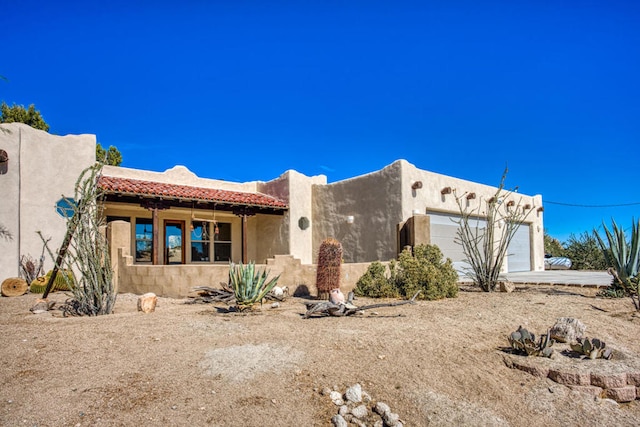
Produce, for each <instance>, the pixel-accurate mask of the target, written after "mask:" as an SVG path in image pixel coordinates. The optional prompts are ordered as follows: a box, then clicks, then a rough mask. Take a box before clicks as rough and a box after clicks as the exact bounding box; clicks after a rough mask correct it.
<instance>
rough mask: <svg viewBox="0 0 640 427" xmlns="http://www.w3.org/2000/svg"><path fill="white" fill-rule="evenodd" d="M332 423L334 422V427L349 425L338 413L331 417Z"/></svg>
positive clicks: (346, 426)
mask: <svg viewBox="0 0 640 427" xmlns="http://www.w3.org/2000/svg"><path fill="white" fill-rule="evenodd" d="M331 424H333V426H334V427H348V424H347V422H346V421H345V419H344V418H343V417H342V415H339V414H336V415H334V416H333V417H332V418H331Z"/></svg>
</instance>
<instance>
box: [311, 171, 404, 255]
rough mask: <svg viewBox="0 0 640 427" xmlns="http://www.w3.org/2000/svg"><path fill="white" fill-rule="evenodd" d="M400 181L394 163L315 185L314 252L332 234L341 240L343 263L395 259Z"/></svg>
mask: <svg viewBox="0 0 640 427" xmlns="http://www.w3.org/2000/svg"><path fill="white" fill-rule="evenodd" d="M401 184H402V182H401V174H400V165H399V164H398V163H397V162H396V163H393V164H391V165H389V166H387V167H385V168H384V169H382V170H380V171H377V172H373V173H370V174H367V175H362V176H359V177H356V178H351V179H347V180H344V181H339V182H336V183H332V184H328V185H324V186H320V185H316V186H314V187H313V200H314V202H313V203H314V206H313V253H314V254H317V253H318V248H319V247H320V243H322V240H324V239H326V238H328V237H333V238H335V239H337V240H339V241H340V242H341V243H342V248H343V259H344V262H345V263H352V262H356V263H357V262H369V261H377V260H380V261H388V260H390V259H392V258H395V256H396V227H397V224H398V223H399V222H401V221H402V208H401V205H400V202H401V200H400V192H401ZM350 216H353V222H352V223H349V222H348V218H349V217H350ZM316 256H317V255H316Z"/></svg>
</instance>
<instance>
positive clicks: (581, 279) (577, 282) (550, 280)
mask: <svg viewBox="0 0 640 427" xmlns="http://www.w3.org/2000/svg"><path fill="white" fill-rule="evenodd" d="M500 277H501V278H505V279H507V280H509V281H511V282H513V283H515V284H530V285H565V286H589V287H596V288H600V287H606V286H609V285H610V284H611V280H612V279H613V277H612V276H610V275H609V273H607V272H606V271H584V270H545V271H521V272H517V273H507V274H501V275H500ZM460 279H461V281H462V282H465V283H467V282H470V280H469V278H468V277H463V276H461V277H460Z"/></svg>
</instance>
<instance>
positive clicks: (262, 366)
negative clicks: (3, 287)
mask: <svg viewBox="0 0 640 427" xmlns="http://www.w3.org/2000/svg"><path fill="white" fill-rule="evenodd" d="M594 292H595V291H593V290H589V289H584V288H578V287H575V288H574V287H571V288H570V287H542V286H535V287H534V286H529V287H518V288H517V289H516V292H514V293H510V294H507V293H493V294H486V293H481V292H475V291H470V290H467V291H461V292H460V294H459V296H458V298H455V299H449V300H443V301H434V302H418V303H417V304H415V305H404V306H401V307H392V308H380V309H377V310H375V312H365V314H364V315H362V316H356V317H348V318H337V317H331V318H329V317H325V318H310V319H303V318H302V314H303V313H304V312H305V310H306V308H305V306H304V303H305V302H307V301H308V300H305V299H302V298H289V299H288V300H287V301H285V302H284V303H281V305H280V307H278V308H271V304H270V303H269V304H265V305H264V306H263V307H262V310H261V311H260V312H259V313H252V314H238V313H228V312H226V310H225V306H224V305H223V304H216V305H211V304H193V305H189V304H185V301H186V299H182V300H179V299H167V298H160V299H159V302H158V306H157V308H156V311H155V312H154V313H150V314H144V313H142V312H138V311H137V309H136V300H137V296H136V295H132V294H121V295H119V296H118V300H117V303H116V307H115V313H114V314H112V315H108V316H100V317H93V318H89V317H84V318H78V317H74V318H63V317H60V314H59V312H57V311H51V312H48V313H44V314H38V315H35V314H32V313H31V312H30V311H29V308H31V307H32V306H33V305H34V303H35V301H36V299H37V295H33V294H27V295H24V296H21V297H12V298H6V297H3V298H0V325H1V328H2V345H1V347H0V382H1V383H2V387H1V388H0V425H3V426H23V425H24V426H139V425H165V426H206V425H211V426H271V425H278V426H328V425H331V424H330V419H331V416H332V415H334V414H335V413H336V412H337V407H336V406H335V405H334V404H333V403H332V402H331V400H330V399H329V398H328V397H327V396H325V395H322V393H321V391H322V390H323V389H324V388H327V387H328V388H337V389H339V390H342V391H344V390H345V388H346V387H347V386H350V385H353V384H356V383H359V384H361V385H362V387H363V389H364V390H366V391H367V392H368V393H369V394H370V395H371V397H372V398H373V399H374V401H383V402H385V403H387V404H388V405H389V406H390V407H391V409H392V410H393V411H394V412H397V413H398V414H399V415H400V418H401V419H402V420H403V421H404V422H405V425H407V426H427V425H429V426H460V425H472V426H522V425H546V426H567V425H581V426H601V425H609V426H613V425H616V426H632V425H634V426H635V425H638V424H639V423H640V406H639V404H638V402H640V401H634V402H631V403H626V404H617V403H615V402H612V401H610V400H608V399H600V398H594V397H593V396H588V395H586V394H584V393H580V392H577V391H571V390H570V389H569V388H567V387H565V386H562V385H560V384H557V383H555V382H553V381H551V380H549V379H540V378H537V377H534V376H532V375H530V374H528V373H525V372H522V371H519V370H516V369H510V368H508V367H507V366H506V365H505V362H504V357H505V352H504V351H503V348H504V347H505V346H507V345H508V343H507V340H506V337H507V335H508V334H509V333H510V332H512V331H514V330H515V329H517V327H518V326H519V325H522V326H524V327H526V328H528V329H529V330H532V331H534V332H536V333H539V332H543V331H546V329H548V328H549V327H551V326H552V325H553V324H554V323H555V321H556V319H557V318H560V317H575V318H578V319H580V320H581V321H582V322H583V323H584V324H585V325H586V326H587V335H588V336H596V337H598V338H601V339H603V340H605V341H606V342H607V344H608V345H609V346H611V347H613V348H614V349H619V350H621V351H624V352H626V353H627V354H640V341H639V340H638V332H639V331H640V327H639V325H640V317H637V316H635V314H634V313H633V306H632V305H631V302H630V300H629V299H619V300H607V299H601V298H595V297H594ZM64 298H65V296H64V295H63V294H61V293H55V294H52V295H51V296H50V299H51V300H58V301H62V300H64ZM373 302H375V301H373V300H368V299H358V300H357V301H356V303H357V304H358V305H364V304H368V303H373ZM601 362H608V361H601ZM575 363H590V362H588V361H576V362H575Z"/></svg>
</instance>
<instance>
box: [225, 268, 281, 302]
mask: <svg viewBox="0 0 640 427" xmlns="http://www.w3.org/2000/svg"><path fill="white" fill-rule="evenodd" d="M267 276H268V273H267V271H266V270H262V271H256V266H255V263H253V262H250V263H249V264H246V265H243V264H242V263H239V264H234V263H230V264H229V281H230V284H231V288H232V289H233V293H234V295H235V298H236V308H237V309H238V311H244V310H247V309H252V308H253V307H254V306H255V304H257V303H259V302H262V300H263V299H264V297H265V296H266V295H267V293H269V292H270V291H271V290H272V289H273V287H274V286H276V284H277V283H278V279H280V275H278V276H276V277H274V278H273V279H271V280H270V281H268V282H267Z"/></svg>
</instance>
